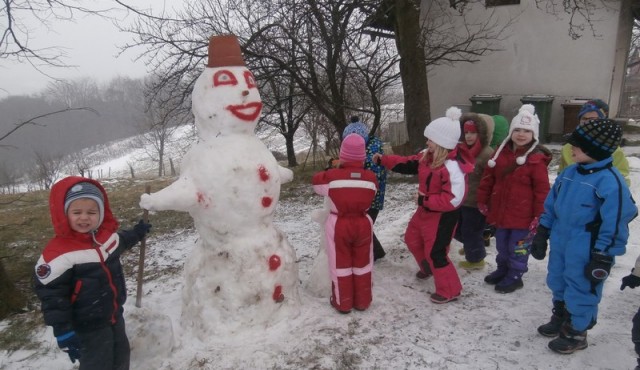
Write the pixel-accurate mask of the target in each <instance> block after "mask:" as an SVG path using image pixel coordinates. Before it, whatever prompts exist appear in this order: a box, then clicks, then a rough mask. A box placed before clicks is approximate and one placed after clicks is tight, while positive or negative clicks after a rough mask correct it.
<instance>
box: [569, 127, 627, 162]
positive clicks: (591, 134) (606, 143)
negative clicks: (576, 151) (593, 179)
mask: <svg viewBox="0 0 640 370" xmlns="http://www.w3.org/2000/svg"><path fill="white" fill-rule="evenodd" d="M620 140H622V128H620V125H619V124H617V123H615V122H614V121H612V120H610V119H608V118H604V119H592V120H590V121H588V122H585V123H583V124H581V125H578V127H576V129H575V130H574V131H573V133H572V134H571V136H570V137H569V140H567V141H568V142H569V144H571V145H573V146H577V147H578V148H580V149H582V151H583V152H584V154H586V155H588V156H589V157H591V158H593V159H595V160H597V161H601V160H603V159H606V158H609V157H610V156H611V154H613V152H614V151H615V150H616V149H617V148H618V146H619V145H620Z"/></svg>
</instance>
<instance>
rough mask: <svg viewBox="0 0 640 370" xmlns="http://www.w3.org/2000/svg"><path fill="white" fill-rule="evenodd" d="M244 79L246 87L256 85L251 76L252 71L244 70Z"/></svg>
mask: <svg viewBox="0 0 640 370" xmlns="http://www.w3.org/2000/svg"><path fill="white" fill-rule="evenodd" d="M244 81H245V82H246V83H247V87H248V88H250V89H251V88H254V87H256V79H255V78H254V77H253V73H251V72H249V71H245V72H244Z"/></svg>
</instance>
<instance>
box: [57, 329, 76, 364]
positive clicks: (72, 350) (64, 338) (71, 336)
mask: <svg viewBox="0 0 640 370" xmlns="http://www.w3.org/2000/svg"><path fill="white" fill-rule="evenodd" d="M56 340H57V341H58V347H60V349H61V350H63V351H64V352H66V353H67V354H68V355H69V358H70V359H71V362H72V363H75V362H76V360H78V359H80V357H81V355H80V339H78V336H77V335H76V332H75V331H70V332H68V333H66V334H62V335H60V336H57V337H56Z"/></svg>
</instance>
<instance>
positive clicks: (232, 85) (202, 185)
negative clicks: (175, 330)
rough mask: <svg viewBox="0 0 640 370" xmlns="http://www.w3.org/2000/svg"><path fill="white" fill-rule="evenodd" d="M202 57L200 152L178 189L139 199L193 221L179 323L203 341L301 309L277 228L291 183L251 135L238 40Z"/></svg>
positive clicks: (189, 157) (225, 39)
mask: <svg viewBox="0 0 640 370" xmlns="http://www.w3.org/2000/svg"><path fill="white" fill-rule="evenodd" d="M208 51H209V55H208V63H207V66H206V68H205V69H204V71H203V72H202V74H201V75H200V76H199V77H198V79H197V80H196V82H195V84H194V87H193V93H192V111H193V114H194V116H195V124H196V128H197V133H198V142H197V143H196V144H194V145H193V146H192V147H191V148H190V149H189V151H188V152H187V154H186V155H185V156H184V158H183V161H182V165H181V174H180V177H179V178H178V179H177V180H176V181H175V182H174V183H172V184H171V185H169V186H168V187H166V188H164V189H162V190H160V191H159V192H157V193H152V194H143V195H142V197H141V199H140V206H141V207H142V208H144V209H148V210H150V211H162V210H177V211H184V212H189V214H190V215H191V217H193V220H194V224H195V227H196V230H197V232H198V234H199V239H198V242H197V244H196V245H195V246H194V249H193V251H192V252H191V253H190V255H189V256H188V257H187V260H186V262H185V268H184V270H185V277H184V287H183V291H182V315H181V321H182V327H183V328H184V329H185V330H191V331H192V332H193V333H194V334H195V335H196V336H197V337H199V338H200V339H201V340H204V339H206V338H207V337H208V336H210V335H211V334H212V333H223V332H224V333H228V332H233V331H237V330H238V329H240V328H243V327H253V326H264V327H266V326H270V325H272V324H274V323H277V322H279V321H282V320H284V319H288V318H291V317H295V316H296V315H297V314H298V313H299V305H300V298H299V295H298V269H297V266H296V264H295V261H296V256H295V252H294V250H293V248H292V247H291V245H290V244H289V242H288V241H287V238H286V236H285V235H283V233H282V232H281V231H280V230H278V229H277V228H276V227H275V226H274V225H273V212H274V210H275V208H276V205H277V203H278V198H279V195H280V185H281V184H282V183H286V182H288V181H291V179H292V178H293V173H292V172H291V171H290V170H289V169H286V168H283V167H281V166H279V165H278V163H277V161H276V159H275V158H274V157H273V155H272V154H271V152H270V151H269V150H268V149H267V147H266V146H265V145H264V143H262V142H261V141H260V140H259V139H258V138H257V137H256V136H255V134H254V129H255V127H256V124H257V121H258V118H259V116H260V112H261V110H262V101H261V99H260V94H259V92H258V88H257V85H256V81H255V79H254V77H253V74H252V73H251V72H250V71H249V70H248V69H247V68H246V66H245V62H244V59H243V57H242V54H241V53H240V46H239V44H238V40H237V38H236V37H235V36H233V35H223V36H213V37H212V38H211V39H210V40H209V50H208Z"/></svg>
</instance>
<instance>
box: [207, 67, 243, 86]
mask: <svg viewBox="0 0 640 370" xmlns="http://www.w3.org/2000/svg"><path fill="white" fill-rule="evenodd" d="M237 84H238V80H237V79H236V76H234V75H233V73H231V72H230V71H227V70H224V69H223V70H221V71H218V72H216V73H215V74H214V75H213V86H222V85H231V86H235V85H237Z"/></svg>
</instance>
